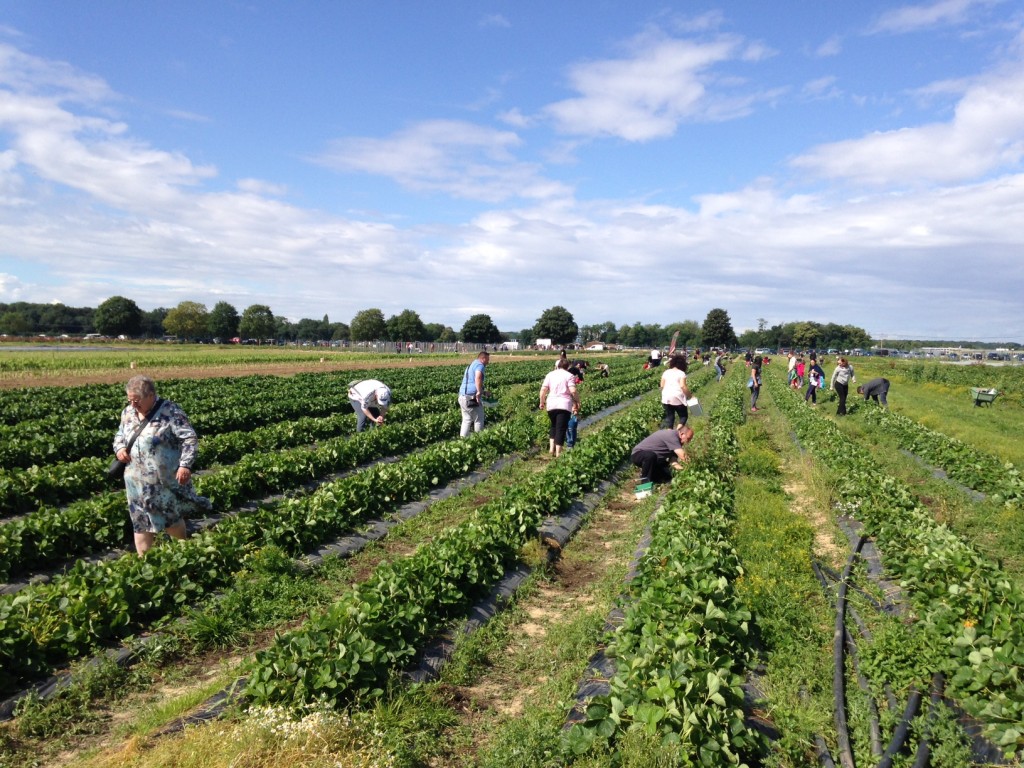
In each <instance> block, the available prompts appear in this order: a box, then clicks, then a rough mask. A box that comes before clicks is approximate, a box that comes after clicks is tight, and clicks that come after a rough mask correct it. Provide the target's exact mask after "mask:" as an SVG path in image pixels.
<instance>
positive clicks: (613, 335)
mask: <svg viewBox="0 0 1024 768" xmlns="http://www.w3.org/2000/svg"><path fill="white" fill-rule="evenodd" d="M597 329H598V331H597V338H599V339H600V340H601V341H603V342H605V343H606V344H617V343H618V340H619V329H618V328H616V327H615V323H613V322H612V321H611V320H605V321H604V322H603V323H599V324H598V326H597Z"/></svg>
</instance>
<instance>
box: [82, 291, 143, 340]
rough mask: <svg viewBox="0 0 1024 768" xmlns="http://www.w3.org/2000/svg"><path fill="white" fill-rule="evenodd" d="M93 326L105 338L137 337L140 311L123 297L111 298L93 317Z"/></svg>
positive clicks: (140, 320)
mask: <svg viewBox="0 0 1024 768" xmlns="http://www.w3.org/2000/svg"><path fill="white" fill-rule="evenodd" d="M93 325H94V326H95V327H96V330H97V331H98V332H99V333H102V334H103V335H105V336H121V335H124V336H138V335H139V334H140V333H141V332H142V310H141V309H139V305H138V304H136V303H135V302H134V301H132V300H131V299H126V298H125V297H124V296H111V297H110V298H109V299H107V300H106V301H104V302H103V303H102V304H100V305H99V306H98V307H96V312H95V314H94V315H93Z"/></svg>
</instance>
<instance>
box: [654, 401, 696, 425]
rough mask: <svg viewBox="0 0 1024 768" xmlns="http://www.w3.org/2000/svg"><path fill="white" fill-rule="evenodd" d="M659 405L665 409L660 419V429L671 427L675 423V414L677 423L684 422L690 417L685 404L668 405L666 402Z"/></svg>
mask: <svg viewBox="0 0 1024 768" xmlns="http://www.w3.org/2000/svg"><path fill="white" fill-rule="evenodd" d="M661 407H662V408H664V409H665V418H663V419H662V420H661V428H662V429H672V427H673V425H674V424H675V423H676V416H678V417H679V423H680V424H685V423H686V420H687V419H688V418H689V417H690V412H689V411H688V410H687V408H686V406H685V405H669V404H668V403H662V404H661Z"/></svg>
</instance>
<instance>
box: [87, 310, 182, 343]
mask: <svg viewBox="0 0 1024 768" xmlns="http://www.w3.org/2000/svg"><path fill="white" fill-rule="evenodd" d="M170 311H171V310H169V309H168V308H167V307H157V308H156V309H151V310H149V311H148V312H143V313H142V329H141V330H142V335H143V337H145V338H147V339H159V338H160V337H161V336H163V335H164V318H165V317H167V313H168V312H170ZM93 326H94V327H95V323H93ZM96 331H97V332H99V328H96Z"/></svg>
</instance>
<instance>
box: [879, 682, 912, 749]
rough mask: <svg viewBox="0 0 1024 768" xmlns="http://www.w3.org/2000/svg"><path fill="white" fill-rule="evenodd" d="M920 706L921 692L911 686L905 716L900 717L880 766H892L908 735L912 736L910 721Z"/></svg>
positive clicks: (904, 711)
mask: <svg viewBox="0 0 1024 768" xmlns="http://www.w3.org/2000/svg"><path fill="white" fill-rule="evenodd" d="M920 707H921V692H920V691H919V690H917V688H911V689H910V698H909V699H908V700H907V708H906V709H904V710H903V717H902V718H900V723H899V725H897V726H896V730H895V731H893V734H892V740H891V741H890V742H889V746H888V748H887V749H886V750H885V754H884V755H882V761H881V762H880V763H879V764H878V768H892V761H893V758H894V757H896V755H897V754H898V753H899V751H900V750H901V749H903V747H904V745H906V743H907V737H908V736H910V723H911V721H912V720H913V719H914V717H915V716H916V715H917V711H918V709H920Z"/></svg>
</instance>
